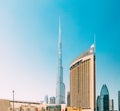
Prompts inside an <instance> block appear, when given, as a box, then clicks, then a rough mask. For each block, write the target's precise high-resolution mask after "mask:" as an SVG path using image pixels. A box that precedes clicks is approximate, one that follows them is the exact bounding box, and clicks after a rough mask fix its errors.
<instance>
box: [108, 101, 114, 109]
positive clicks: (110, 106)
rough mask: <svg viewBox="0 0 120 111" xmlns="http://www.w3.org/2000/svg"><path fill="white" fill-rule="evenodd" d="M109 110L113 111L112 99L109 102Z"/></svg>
mask: <svg viewBox="0 0 120 111" xmlns="http://www.w3.org/2000/svg"><path fill="white" fill-rule="evenodd" d="M109 110H110V111H114V101H113V99H111V100H110V101H109Z"/></svg>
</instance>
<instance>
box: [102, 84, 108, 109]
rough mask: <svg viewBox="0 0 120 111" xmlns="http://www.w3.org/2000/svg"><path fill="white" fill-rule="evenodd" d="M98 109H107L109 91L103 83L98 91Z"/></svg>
mask: <svg viewBox="0 0 120 111" xmlns="http://www.w3.org/2000/svg"><path fill="white" fill-rule="evenodd" d="M100 111H109V92H108V88H107V86H106V85H105V84H104V85H103V86H102V89H101V92H100Z"/></svg>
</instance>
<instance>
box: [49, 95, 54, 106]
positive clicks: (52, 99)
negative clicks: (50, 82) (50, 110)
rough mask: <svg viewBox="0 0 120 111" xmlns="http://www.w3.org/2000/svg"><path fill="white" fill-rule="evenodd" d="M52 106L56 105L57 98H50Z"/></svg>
mask: <svg viewBox="0 0 120 111" xmlns="http://www.w3.org/2000/svg"><path fill="white" fill-rule="evenodd" d="M50 104H55V97H54V96H53V97H50Z"/></svg>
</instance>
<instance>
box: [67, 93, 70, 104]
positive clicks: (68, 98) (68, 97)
mask: <svg viewBox="0 0 120 111" xmlns="http://www.w3.org/2000/svg"><path fill="white" fill-rule="evenodd" d="M67 106H70V92H67Z"/></svg>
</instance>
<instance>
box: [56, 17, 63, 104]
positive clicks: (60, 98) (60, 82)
mask: <svg viewBox="0 0 120 111" xmlns="http://www.w3.org/2000/svg"><path fill="white" fill-rule="evenodd" d="M64 103H65V85H64V83H63V67H62V39H61V24H60V17H59V34H58V65H57V83H56V104H64Z"/></svg>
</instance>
